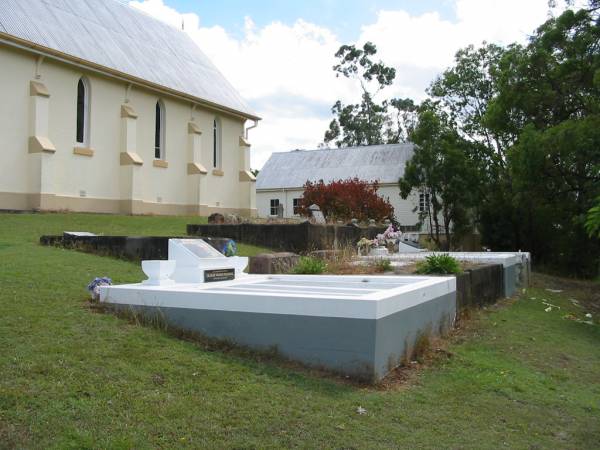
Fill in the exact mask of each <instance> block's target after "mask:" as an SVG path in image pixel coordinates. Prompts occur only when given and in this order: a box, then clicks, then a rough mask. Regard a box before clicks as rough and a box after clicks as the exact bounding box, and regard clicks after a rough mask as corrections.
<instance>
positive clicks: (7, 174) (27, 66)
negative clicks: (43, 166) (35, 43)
mask: <svg viewBox="0 0 600 450" xmlns="http://www.w3.org/2000/svg"><path fill="white" fill-rule="evenodd" d="M34 75H35V58H34V57H33V56H28V55H25V54H23V53H21V54H19V53H17V52H14V51H5V50H4V48H2V47H0V99H2V101H0V118H2V120H0V154H1V155H2V159H1V160H0V192H17V193H27V186H28V166H27V156H28V153H27V139H28V136H29V109H30V105H29V80H31V79H33V77H34Z"/></svg>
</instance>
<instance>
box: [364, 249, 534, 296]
mask: <svg viewBox="0 0 600 450" xmlns="http://www.w3.org/2000/svg"><path fill="white" fill-rule="evenodd" d="M441 254H448V255H450V256H452V257H453V258H456V259H457V260H459V261H466V262H471V263H475V264H502V268H503V270H504V294H505V296H506V297H511V296H512V295H514V294H515V292H516V291H517V288H519V287H524V286H528V285H529V279H530V275H531V253H528V252H429V251H419V252H401V253H393V254H390V255H388V256H386V257H384V258H382V257H379V256H361V257H360V261H363V262H369V261H374V260H375V261H376V260H379V259H387V260H389V261H390V262H391V263H392V265H395V263H398V264H397V265H406V264H408V263H411V262H415V261H422V260H424V259H425V258H427V257H428V256H431V255H441Z"/></svg>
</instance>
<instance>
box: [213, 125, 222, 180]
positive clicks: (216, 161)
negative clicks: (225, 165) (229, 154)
mask: <svg viewBox="0 0 600 450" xmlns="http://www.w3.org/2000/svg"><path fill="white" fill-rule="evenodd" d="M213 167H214V168H215V169H217V168H219V167H221V121H220V120H219V119H218V118H216V117H215V119H214V120H213Z"/></svg>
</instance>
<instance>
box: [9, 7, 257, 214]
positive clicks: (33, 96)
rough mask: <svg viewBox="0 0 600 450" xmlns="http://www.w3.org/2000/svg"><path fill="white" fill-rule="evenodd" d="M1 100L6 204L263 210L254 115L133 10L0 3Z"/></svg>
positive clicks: (171, 35)
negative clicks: (253, 163)
mask: <svg viewBox="0 0 600 450" xmlns="http://www.w3.org/2000/svg"><path fill="white" fill-rule="evenodd" d="M0 99H1V101H0V118H1V119H2V120H0V154H1V155H2V159H1V160H0V209H3V210H42V211H62V210H70V211H89V212H102V213H123V214H198V215H208V214H211V213H213V212H221V213H237V214H242V215H246V216H253V215H256V194H255V179H254V176H253V175H252V173H251V172H250V144H249V142H248V129H249V128H253V127H254V126H256V125H257V123H258V120H260V118H259V117H258V116H257V115H256V114H255V113H254V112H253V111H252V110H251V108H250V107H249V106H248V105H247V103H246V102H245V101H244V100H243V99H242V98H241V96H240V95H239V94H238V93H237V92H236V90H235V89H234V88H233V86H232V85H231V84H230V83H229V82H228V81H227V80H226V79H225V78H224V77H223V75H222V74H221V73H220V72H219V71H218V70H217V68H216V67H215V66H214V65H213V64H212V63H211V62H210V61H209V59H208V58H207V57H206V55H205V54H204V53H203V52H202V51H201V50H200V49H199V48H198V46H197V45H196V44H195V43H194V42H193V41H192V40H191V39H190V38H189V37H188V36H187V35H186V34H185V32H183V31H181V30H179V29H177V28H174V27H172V26H170V25H167V24H165V23H163V22H161V21H159V20H156V19H154V18H152V17H150V16H148V15H146V14H145V13H143V12H141V11H139V10H137V9H135V8H133V7H130V6H128V5H126V4H123V3H120V2H118V1H116V0H27V1H20V0H0Z"/></svg>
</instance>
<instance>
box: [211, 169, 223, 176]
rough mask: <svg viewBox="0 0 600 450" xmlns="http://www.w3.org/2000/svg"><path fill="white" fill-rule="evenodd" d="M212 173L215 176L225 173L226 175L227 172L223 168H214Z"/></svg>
mask: <svg viewBox="0 0 600 450" xmlns="http://www.w3.org/2000/svg"><path fill="white" fill-rule="evenodd" d="M212 174H213V175H214V176H215V177H222V176H223V175H225V172H223V171H222V170H221V169H213V171H212Z"/></svg>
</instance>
